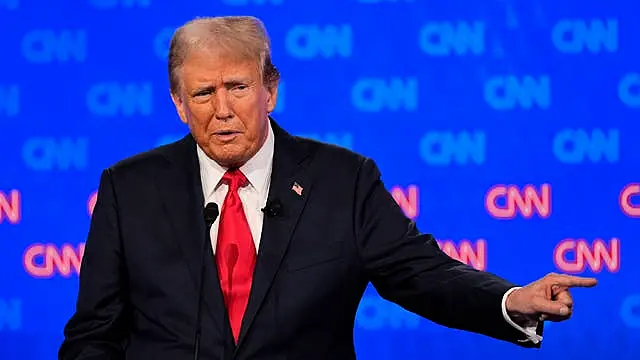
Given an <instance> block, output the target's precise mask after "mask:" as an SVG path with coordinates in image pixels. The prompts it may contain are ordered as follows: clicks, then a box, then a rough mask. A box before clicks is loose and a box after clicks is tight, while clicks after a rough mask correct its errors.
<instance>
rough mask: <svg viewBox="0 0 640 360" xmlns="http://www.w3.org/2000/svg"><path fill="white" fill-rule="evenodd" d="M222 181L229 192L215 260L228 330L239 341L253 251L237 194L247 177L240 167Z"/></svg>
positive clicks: (251, 271) (254, 253)
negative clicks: (228, 323)
mask: <svg viewBox="0 0 640 360" xmlns="http://www.w3.org/2000/svg"><path fill="white" fill-rule="evenodd" d="M222 181H223V182H224V183H226V184H228V185H229V191H228V192H227V195H226V197H225V199H224V204H222V213H221V215H220V224H219V225H218V243H217V245H216V263H217V266H218V275H219V276H220V287H221V289H222V294H223V296H224V302H225V305H226V306H227V313H228V314H229V321H230V322H231V330H232V331H233V337H234V339H235V340H236V342H238V335H239V334H240V326H241V324H242V317H243V316H244V311H245V309H246V307H247V303H248V302H249V293H250V291H251V281H252V279H253V268H254V267H255V263H256V250H255V245H254V243H253V237H252V236H251V229H250V228H249V223H248V222H247V218H246V216H245V214H244V210H243V208H242V200H240V196H238V188H240V187H241V186H244V185H246V184H247V178H246V177H245V176H244V174H243V173H242V172H241V171H240V170H229V171H227V173H226V174H224V176H223V177H222Z"/></svg>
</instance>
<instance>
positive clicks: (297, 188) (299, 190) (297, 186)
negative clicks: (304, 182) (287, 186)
mask: <svg viewBox="0 0 640 360" xmlns="http://www.w3.org/2000/svg"><path fill="white" fill-rule="evenodd" d="M291 190H293V191H294V192H295V193H296V194H298V196H302V186H300V184H298V183H297V182H295V181H294V182H293V186H292V187H291Z"/></svg>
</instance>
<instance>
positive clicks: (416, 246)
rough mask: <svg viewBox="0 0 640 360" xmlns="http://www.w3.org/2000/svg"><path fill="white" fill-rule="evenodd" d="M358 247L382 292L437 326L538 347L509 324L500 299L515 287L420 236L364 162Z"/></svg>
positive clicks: (373, 168) (358, 201) (373, 167)
mask: <svg viewBox="0 0 640 360" xmlns="http://www.w3.org/2000/svg"><path fill="white" fill-rule="evenodd" d="M355 196H356V199H355V204H356V205H355V206H356V213H355V216H354V221H355V229H356V230H355V232H356V239H357V246H358V248H359V252H360V256H361V259H362V262H363V264H364V266H365V268H366V270H367V272H368V274H369V278H370V280H371V282H372V284H373V286H374V287H375V288H376V290H377V291H378V293H379V294H380V296H381V297H382V298H384V299H386V300H389V301H391V302H394V303H396V304H398V305H399V306H401V307H403V308H404V309H406V310H408V311H411V312H413V313H415V314H417V315H419V316H422V317H424V318H426V319H429V320H431V321H433V322H435V323H437V324H440V325H443V326H446V327H450V328H455V329H460V330H466V331H471V332H475V333H479V334H483V335H487V336H490V337H493V338H496V339H500V340H504V341H508V342H511V343H515V344H518V345H521V346H524V347H539V346H540V345H539V344H534V343H533V342H530V341H527V338H526V336H525V335H524V334H523V333H522V332H521V331H518V330H516V329H515V328H514V327H513V326H511V325H509V324H508V323H507V322H506V321H505V319H504V318H503V314H502V306H501V303H502V297H503V295H504V294H505V293H506V292H507V291H508V290H509V289H510V288H513V287H515V286H516V285H514V284H512V283H510V282H508V281H506V280H504V279H502V278H500V277H498V276H496V275H493V274H490V273H487V272H482V271H478V270H476V269H474V268H473V267H471V266H468V265H466V264H463V263H461V262H459V261H457V260H455V259H453V258H451V257H449V256H448V255H446V254H445V253H444V252H443V251H441V250H440V247H439V246H438V244H437V243H436V240H435V239H434V237H433V236H432V235H430V234H420V233H419V232H418V229H417V228H416V226H415V223H414V222H412V221H411V220H410V219H408V218H407V217H406V216H405V215H404V213H403V211H402V209H401V208H400V207H399V206H398V204H397V203H396V201H395V200H394V199H393V197H392V196H391V194H390V193H389V192H388V191H387V189H386V188H385V187H384V184H383V182H382V181H381V179H380V172H379V170H378V168H377V166H376V165H375V163H374V162H373V161H372V160H369V159H367V160H365V161H364V162H363V163H362V165H361V168H360V171H359V174H358V180H357V184H356V195H355Z"/></svg>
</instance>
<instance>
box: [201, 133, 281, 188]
mask: <svg viewBox="0 0 640 360" xmlns="http://www.w3.org/2000/svg"><path fill="white" fill-rule="evenodd" d="M268 126H269V128H268V133H267V139H266V140H265V142H264V144H263V145H262V147H261V148H260V150H258V152H257V153H256V154H255V155H254V156H253V157H252V158H251V159H249V161H247V162H246V163H245V164H244V165H242V166H241V167H240V171H242V173H243V174H244V176H246V177H247V180H249V184H250V186H252V187H253V188H254V189H256V190H257V191H258V192H259V193H262V194H264V193H265V192H266V191H267V188H268V185H269V180H270V178H271V167H272V165H273V152H274V144H275V141H274V134H273V129H272V128H271V123H269V125H268ZM197 152H198V160H199V162H200V177H201V180H202V188H203V192H204V197H205V200H206V199H208V198H210V197H211V196H213V193H214V192H215V190H216V188H217V187H218V185H219V184H220V180H222V176H223V175H224V174H225V173H226V171H227V168H226V167H223V166H220V164H218V163H217V162H215V161H214V160H213V159H211V158H210V157H208V156H207V155H206V154H205V153H204V151H203V150H202V148H200V145H198V146H197Z"/></svg>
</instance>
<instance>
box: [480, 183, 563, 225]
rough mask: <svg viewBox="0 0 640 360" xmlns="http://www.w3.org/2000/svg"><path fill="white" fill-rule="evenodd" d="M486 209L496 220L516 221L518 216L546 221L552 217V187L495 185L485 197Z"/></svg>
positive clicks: (544, 185)
mask: <svg viewBox="0 0 640 360" xmlns="http://www.w3.org/2000/svg"><path fill="white" fill-rule="evenodd" d="M485 207H486V209H487V212H488V213H489V215H491V216H493V217H494V218H496V219H507V220H508V219H514V218H516V216H518V215H520V216H522V217H523V218H525V219H531V218H532V217H533V216H534V215H537V216H538V217H540V218H542V219H546V218H548V217H549V216H551V185H549V184H543V185H541V186H540V188H539V189H538V188H536V187H535V186H533V185H525V186H524V187H523V188H519V187H517V186H515V185H495V186H493V187H492V188H491V189H489V191H488V192H487V195H486V196H485Z"/></svg>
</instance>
